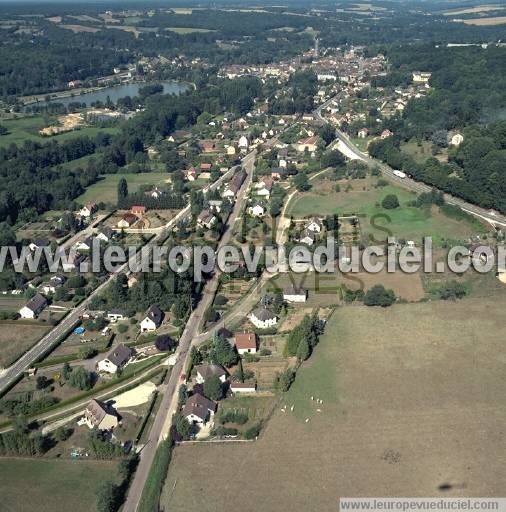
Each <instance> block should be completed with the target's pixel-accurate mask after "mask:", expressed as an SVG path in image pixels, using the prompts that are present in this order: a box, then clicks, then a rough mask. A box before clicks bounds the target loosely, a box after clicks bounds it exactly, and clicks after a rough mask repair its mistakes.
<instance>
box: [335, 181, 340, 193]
mask: <svg viewBox="0 0 506 512" xmlns="http://www.w3.org/2000/svg"><path fill="white" fill-rule="evenodd" d="M334 191H335V192H341V185H339V183H336V186H335V187H334Z"/></svg>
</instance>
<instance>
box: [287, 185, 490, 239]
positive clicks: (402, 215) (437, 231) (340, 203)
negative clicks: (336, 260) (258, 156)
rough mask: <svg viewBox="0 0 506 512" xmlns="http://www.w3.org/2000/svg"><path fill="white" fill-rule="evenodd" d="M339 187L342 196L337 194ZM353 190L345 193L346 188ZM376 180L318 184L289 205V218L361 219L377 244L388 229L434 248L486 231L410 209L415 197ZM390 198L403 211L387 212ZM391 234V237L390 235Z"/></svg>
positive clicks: (463, 222)
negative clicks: (385, 203) (425, 239)
mask: <svg viewBox="0 0 506 512" xmlns="http://www.w3.org/2000/svg"><path fill="white" fill-rule="evenodd" d="M336 183H339V185H340V187H341V190H340V192H335V191H334V186H335V184H336ZM348 184H349V185H351V187H352V188H351V190H349V191H348V192H346V188H347V185H348ZM374 184H375V180H373V179H365V180H350V181H346V180H341V181H339V182H335V181H332V180H326V179H322V180H320V179H319V180H315V181H314V182H313V187H312V189H311V190H310V191H309V192H306V193H304V194H300V195H298V196H296V197H295V198H294V199H293V200H292V201H291V203H290V205H289V206H288V209H287V213H286V215H288V216H293V217H295V218H303V217H308V216H310V215H320V216H321V215H331V214H334V213H337V214H339V215H350V214H355V215H360V216H363V217H361V229H362V233H363V234H365V233H368V234H372V235H373V236H375V237H376V239H378V240H385V239H386V237H387V236H388V234H387V232H386V231H385V229H388V230H389V231H390V233H391V234H392V235H393V236H396V237H398V238H404V239H407V240H415V241H421V239H422V238H423V237H424V236H431V237H432V238H433V241H434V243H435V244H437V243H438V242H440V241H441V240H442V239H449V240H465V239H467V238H468V237H469V236H470V235H472V234H474V233H476V232H477V231H478V232H480V231H483V229H482V228H481V226H479V225H477V224H476V223H473V224H470V223H469V222H467V221H463V220H454V219H450V218H448V217H446V216H445V215H443V214H441V213H440V212H439V210H438V208H432V212H431V213H430V212H429V211H427V210H425V209H422V208H415V207H411V206H407V203H409V202H410V201H413V200H414V199H415V198H416V195H415V194H414V193H412V192H409V191H406V190H404V189H402V188H399V187H396V186H394V185H388V186H385V187H379V188H375V187H374ZM388 194H395V195H396V196H397V197H398V199H399V202H400V205H401V206H400V207H399V208H396V209H393V210H386V209H385V208H383V207H382V206H381V204H380V203H381V201H382V200H383V198H384V197H385V196H386V195H388ZM390 233H389V234H390Z"/></svg>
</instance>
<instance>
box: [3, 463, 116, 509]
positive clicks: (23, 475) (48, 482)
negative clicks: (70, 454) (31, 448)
mask: <svg viewBox="0 0 506 512" xmlns="http://www.w3.org/2000/svg"><path fill="white" fill-rule="evenodd" d="M116 465H117V463H116V462H110V461H91V460H56V459H52V460H41V459H0V474H1V475H2V478H0V493H1V495H2V506H1V509H2V510H4V511H5V512H15V511H23V512H31V511H34V512H35V511H36V512H67V511H68V510H72V511H73V512H88V511H90V510H96V501H97V497H96V493H97V489H98V488H99V486H100V484H101V483H102V482H103V481H105V480H108V479H114V477H115V475H116Z"/></svg>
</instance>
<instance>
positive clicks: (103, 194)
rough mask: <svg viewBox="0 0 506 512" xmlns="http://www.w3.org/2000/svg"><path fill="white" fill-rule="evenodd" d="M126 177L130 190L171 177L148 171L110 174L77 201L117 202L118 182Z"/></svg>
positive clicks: (161, 183)
mask: <svg viewBox="0 0 506 512" xmlns="http://www.w3.org/2000/svg"><path fill="white" fill-rule="evenodd" d="M121 178H125V179H126V180H127V183H128V191H129V192H130V193H131V192H136V191H137V190H138V189H139V187H140V186H141V185H163V184H164V183H165V180H167V179H169V175H168V174H167V173H161V172H147V173H140V174H128V173H127V174H108V175H107V176H104V177H103V178H102V179H101V180H100V181H98V182H97V183H94V184H93V185H91V186H90V187H88V188H87V189H86V192H84V193H83V194H82V195H80V196H79V197H78V198H77V199H76V201H77V202H78V203H80V204H85V203H87V202H89V201H93V202H95V203H100V202H104V203H116V199H117V188H118V182H119V180H120V179H121Z"/></svg>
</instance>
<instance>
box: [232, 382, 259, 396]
mask: <svg viewBox="0 0 506 512" xmlns="http://www.w3.org/2000/svg"><path fill="white" fill-rule="evenodd" d="M256 390H257V385H256V382H232V383H231V384H230V391H232V393H234V394H235V393H256Z"/></svg>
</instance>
